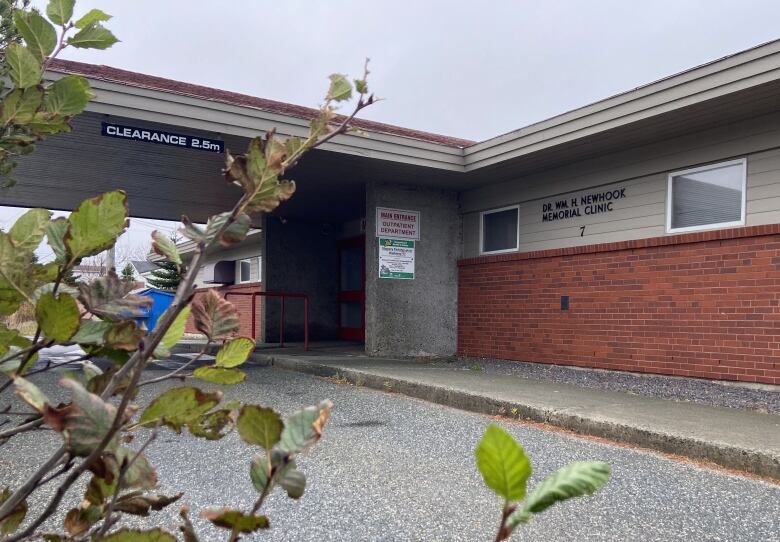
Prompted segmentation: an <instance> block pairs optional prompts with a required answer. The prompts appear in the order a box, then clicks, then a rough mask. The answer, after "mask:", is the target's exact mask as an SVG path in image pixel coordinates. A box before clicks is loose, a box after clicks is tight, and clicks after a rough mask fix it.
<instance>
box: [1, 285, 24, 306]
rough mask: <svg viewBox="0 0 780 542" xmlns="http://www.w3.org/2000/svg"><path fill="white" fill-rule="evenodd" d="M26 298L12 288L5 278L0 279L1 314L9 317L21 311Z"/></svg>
mask: <svg viewBox="0 0 780 542" xmlns="http://www.w3.org/2000/svg"><path fill="white" fill-rule="evenodd" d="M23 299H24V296H23V295H22V294H21V292H19V291H18V290H17V289H16V288H14V287H13V286H11V283H9V282H8V281H7V280H6V279H5V278H3V277H0V314H2V315H9V314H13V313H15V312H16V311H17V310H19V306H20V305H21V304H22V300H23Z"/></svg>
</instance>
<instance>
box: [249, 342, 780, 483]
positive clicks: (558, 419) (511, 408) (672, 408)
mask: <svg viewBox="0 0 780 542" xmlns="http://www.w3.org/2000/svg"><path fill="white" fill-rule="evenodd" d="M250 359H251V360H252V362H254V363H258V364H263V365H266V364H272V365H274V366H275V367H277V368H281V369H287V370H293V371H298V372H302V373H308V374H314V375H318V376H325V377H337V378H340V379H345V380H347V381H349V382H350V383H352V384H356V385H359V386H366V387H370V388H375V389H379V390H384V391H389V392H396V393H401V394H404V395H408V396H410V397H416V398H419V399H424V400H426V401H431V402H434V403H439V404H442V405H447V406H450V407H455V408H460V409H464V410H468V411H472V412H478V413H482V414H489V415H502V416H507V417H512V418H519V419H527V420H532V421H536V422H544V423H548V424H551V425H555V426H558V427H562V428H565V429H569V430H572V431H575V432H577V433H582V434H586V435H593V436H598V437H605V438H608V439H612V440H616V441H620V442H626V443H629V444H634V445H638V446H642V447H646V448H650V449H654V450H659V451H662V452H669V453H674V454H680V455H683V456H687V457H690V458H693V459H703V460H707V461H712V462H714V463H717V464H719V465H722V466H725V467H731V468H736V469H740V470H744V471H748V472H751V473H754V474H758V475H761V476H767V477H771V478H774V479H777V480H780V416H778V415H773V414H764V413H760V412H751V411H747V410H739V409H731V408H720V407H712V406H707V405H701V404H696V403H689V402H678V401H669V400H664V399H657V398H653V397H645V396H639V395H632V394H628V393H622V392H617V391H605V390H596V389H586V388H582V387H578V386H574V385H570V384H561V383H550V382H545V381H537V380H529V379H526V378H521V377H517V376H511V375H499V374H489V373H483V372H478V371H470V370H463V369H457V368H448V367H446V366H442V364H441V363H435V364H431V363H426V362H424V361H419V362H418V361H413V360H399V359H383V358H374V357H368V356H366V355H364V354H361V353H359V351H357V350H344V349H339V348H337V347H333V348H323V349H318V350H313V351H311V352H303V351H302V350H301V349H296V348H285V349H273V348H262V349H258V350H257V351H255V352H254V353H253V354H252V356H251V358H250Z"/></svg>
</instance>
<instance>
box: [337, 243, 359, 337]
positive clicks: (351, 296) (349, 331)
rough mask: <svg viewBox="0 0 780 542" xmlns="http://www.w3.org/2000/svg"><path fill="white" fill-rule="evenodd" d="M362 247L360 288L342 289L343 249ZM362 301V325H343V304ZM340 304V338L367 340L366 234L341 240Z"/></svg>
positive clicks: (338, 303)
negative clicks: (355, 326) (356, 326)
mask: <svg viewBox="0 0 780 542" xmlns="http://www.w3.org/2000/svg"><path fill="white" fill-rule="evenodd" d="M355 247H360V248H362V249H363V251H362V252H361V258H360V276H361V281H360V290H350V291H342V290H341V274H342V272H343V269H342V268H341V251H342V250H343V249H349V248H355ZM350 302H351V303H355V302H357V303H360V307H361V311H360V327H359V328H354V327H342V326H341V304H342V303H350ZM337 305H338V323H339V339H341V340H345V341H355V342H365V340H366V236H365V235H360V236H358V237H351V238H349V239H343V240H341V241H339V293H338V298H337Z"/></svg>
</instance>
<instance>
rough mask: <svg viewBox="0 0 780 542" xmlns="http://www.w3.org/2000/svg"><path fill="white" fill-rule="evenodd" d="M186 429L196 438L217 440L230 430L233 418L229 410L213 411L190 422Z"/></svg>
mask: <svg viewBox="0 0 780 542" xmlns="http://www.w3.org/2000/svg"><path fill="white" fill-rule="evenodd" d="M187 427H188V429H189V430H190V433H192V434H193V435H195V436H196V437H201V438H205V439H206V440H219V439H221V438H222V437H224V436H225V435H226V434H227V433H228V432H229V431H230V429H232V427H233V417H232V416H231V411H230V410H229V409H222V410H215V411H214V412H209V413H208V414H204V415H203V416H200V417H199V418H197V419H196V420H194V421H192V422H190V423H189V424H188V425H187Z"/></svg>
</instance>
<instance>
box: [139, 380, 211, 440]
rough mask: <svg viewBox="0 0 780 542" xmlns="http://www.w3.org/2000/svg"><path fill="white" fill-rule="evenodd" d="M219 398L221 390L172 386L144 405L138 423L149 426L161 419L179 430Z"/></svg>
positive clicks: (208, 408) (204, 411)
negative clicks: (210, 390)
mask: <svg viewBox="0 0 780 542" xmlns="http://www.w3.org/2000/svg"><path fill="white" fill-rule="evenodd" d="M221 400H222V392H219V391H215V392H212V393H206V392H204V391H201V390H199V389H198V388H192V387H181V388H173V389H170V390H168V391H166V392H164V393H162V394H161V395H159V396H158V397H157V398H156V399H155V400H154V401H152V402H151V404H150V405H149V406H148V407H146V410H144V412H143V414H141V418H140V420H139V423H140V424H143V425H147V426H151V425H155V424H156V423H157V422H158V421H162V423H164V424H165V425H167V426H168V427H170V428H172V429H174V430H176V431H179V430H180V429H181V427H182V426H183V425H186V424H188V423H190V422H193V421H195V420H196V419H197V418H198V417H200V416H202V415H203V414H205V413H206V412H208V411H209V410H211V409H212V408H213V407H214V406H216V405H217V404H218V403H219V402H220V401H221Z"/></svg>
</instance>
